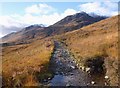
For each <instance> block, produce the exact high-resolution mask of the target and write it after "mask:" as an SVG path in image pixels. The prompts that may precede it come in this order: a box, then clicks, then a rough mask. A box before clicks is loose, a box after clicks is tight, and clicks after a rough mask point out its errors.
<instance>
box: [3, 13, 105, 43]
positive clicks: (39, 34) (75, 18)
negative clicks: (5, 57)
mask: <svg viewBox="0 0 120 88" xmlns="http://www.w3.org/2000/svg"><path fill="white" fill-rule="evenodd" d="M103 19H106V17H103V16H100V17H92V16H89V15H88V14H87V13H85V12H81V13H76V14H74V15H69V16H67V17H65V18H63V19H62V20H60V21H58V22H56V23H55V24H53V25H50V26H48V27H44V26H42V27H41V26H39V25H37V26H35V27H34V26H33V25H31V26H28V27H26V28H24V29H22V30H21V31H19V32H16V33H13V34H11V35H7V36H4V37H3V38H2V41H3V43H7V42H18V43H20V42H23V41H25V42H26V41H27V40H30V39H35V38H39V39H42V38H45V37H49V36H54V35H58V34H62V33H66V32H69V31H73V30H77V29H79V28H81V27H83V26H87V25H89V24H92V23H95V22H98V21H100V20H103Z"/></svg>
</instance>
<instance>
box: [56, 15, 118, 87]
mask: <svg viewBox="0 0 120 88" xmlns="http://www.w3.org/2000/svg"><path fill="white" fill-rule="evenodd" d="M58 39H59V40H60V41H61V42H63V43H64V44H65V45H66V47H67V48H68V49H69V50H70V51H71V53H72V54H73V55H74V56H75V58H76V61H77V63H78V64H79V65H80V66H81V65H82V66H85V65H86V64H85V63H87V61H88V60H90V59H91V60H93V59H94V58H95V59H96V58H98V57H101V59H102V58H104V65H105V68H106V74H105V75H107V76H108V77H109V79H110V85H112V86H115V85H118V16H115V17H111V18H108V19H105V20H103V21H100V22H97V23H94V24H91V25H88V26H86V27H83V28H81V29H79V30H75V31H72V32H68V33H66V34H63V35H61V36H58ZM73 41H74V42H73Z"/></svg>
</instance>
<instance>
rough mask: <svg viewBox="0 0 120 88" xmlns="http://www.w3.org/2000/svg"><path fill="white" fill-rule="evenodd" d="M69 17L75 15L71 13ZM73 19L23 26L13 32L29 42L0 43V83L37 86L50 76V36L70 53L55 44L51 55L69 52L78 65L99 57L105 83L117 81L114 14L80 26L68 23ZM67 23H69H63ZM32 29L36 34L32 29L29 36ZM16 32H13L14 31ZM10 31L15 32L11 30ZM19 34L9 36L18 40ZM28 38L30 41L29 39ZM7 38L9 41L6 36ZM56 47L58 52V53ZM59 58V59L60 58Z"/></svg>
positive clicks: (116, 46) (116, 82)
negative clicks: (102, 66) (107, 80)
mask: <svg viewBox="0 0 120 88" xmlns="http://www.w3.org/2000/svg"><path fill="white" fill-rule="evenodd" d="M85 18H86V17H85ZM65 19H67V18H65ZM73 19H75V18H74V17H73ZM73 19H71V20H70V21H68V23H67V22H66V20H64V21H63V20H61V21H59V22H58V23H56V24H54V25H51V26H50V27H38V28H35V29H34V27H28V28H27V29H24V30H22V31H20V32H17V33H18V34H20V36H21V35H24V36H25V37H21V38H22V39H24V40H25V42H26V41H27V42H28V41H30V42H29V43H25V44H19V45H13V46H6V47H2V55H1V56H2V57H3V58H2V60H3V61H2V62H3V63H2V64H3V69H4V70H3V71H2V75H3V85H5V86H20V87H21V86H39V85H41V83H42V82H43V81H46V79H49V78H51V76H52V75H53V74H52V73H51V72H50V71H49V64H50V59H51V57H53V52H54V47H55V46H54V42H53V41H54V40H56V41H59V42H60V43H62V44H63V45H65V47H66V48H67V49H68V50H69V51H70V53H68V51H67V52H66V54H64V52H65V51H66V49H64V47H59V46H58V49H56V53H55V54H54V55H56V56H54V57H57V58H56V59H60V58H62V57H63V56H60V55H64V57H66V56H68V55H72V56H73V57H74V62H76V63H77V65H78V66H82V67H87V66H88V65H87V62H89V61H91V63H93V61H94V60H95V63H96V61H97V59H98V58H100V61H103V64H102V65H104V68H105V69H106V70H105V74H104V76H106V75H107V76H108V77H109V85H111V86H116V85H118V16H115V17H111V18H107V19H105V20H101V21H99V22H95V23H94V24H91V25H88V26H84V27H82V28H81V27H80V28H79V27H78V28H77V27H76V26H74V25H72V24H73V23H74V21H73ZM72 22H73V23H72ZM70 23H71V24H70ZM64 24H65V25H64ZM68 24H70V25H72V26H73V27H72V26H67V27H65V26H66V25H68ZM74 24H76V25H80V23H76V22H75V23H74ZM55 25H56V26H55ZM59 25H61V26H60V27H62V28H60V29H59ZM74 27H76V29H74ZM50 28H51V29H50ZM54 28H55V29H54ZM57 28H58V29H57ZM66 28H68V29H69V28H71V30H73V31H69V30H68V31H69V32H68V31H66V30H67V29H66ZM72 28H73V29H72ZM33 31H36V32H37V33H38V34H37V35H38V36H37V35H36V32H35V35H34V36H33V34H34V32H33ZM17 33H15V35H16V34H17ZM21 33H22V34H21ZM24 33H25V34H24ZM39 33H40V34H39ZM56 34H59V35H56ZM11 35H12V36H15V35H14V34H11ZM8 36H9V35H8ZM17 36H18V35H16V37H17ZM36 36H37V37H36ZM41 36H42V37H41ZM43 36H44V37H43ZM16 37H15V38H16ZM18 37H19V36H18ZM11 38H12V37H11ZM21 38H16V39H15V40H14V39H13V40H14V41H18V39H20V40H19V41H20V42H21ZM36 38H37V39H36ZM31 39H33V40H34V41H31ZM7 41H9V39H8V40H7ZM59 48H60V49H59ZM62 48H63V49H62ZM60 51H61V54H60V55H59V52H60ZM68 57H69V56H68ZM54 59H55V58H54ZM62 59H63V58H62ZM67 59H68V60H66V61H67V62H68V63H71V62H70V61H69V58H67ZM62 61H63V60H61V62H62ZM56 63H57V61H56ZM58 64H59V63H58ZM93 64H94V63H93ZM97 64H98V65H99V64H100V63H99V61H97ZM73 77H74V76H73ZM99 77H100V76H96V79H94V81H96V80H97V81H98V80H100V79H99ZM97 81H96V82H97Z"/></svg>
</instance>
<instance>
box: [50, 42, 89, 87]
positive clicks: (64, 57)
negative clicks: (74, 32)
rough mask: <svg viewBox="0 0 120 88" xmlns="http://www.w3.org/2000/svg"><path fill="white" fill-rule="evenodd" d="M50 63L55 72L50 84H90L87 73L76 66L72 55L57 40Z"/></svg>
mask: <svg viewBox="0 0 120 88" xmlns="http://www.w3.org/2000/svg"><path fill="white" fill-rule="evenodd" d="M50 63H51V65H50V66H51V70H52V71H53V72H54V74H55V75H54V77H53V78H52V79H51V81H50V84H49V85H50V86H88V85H90V79H88V78H89V77H88V74H87V73H86V72H84V71H82V70H80V69H78V68H77V66H76V64H75V61H74V57H73V56H72V55H70V53H69V51H68V50H67V49H65V48H64V47H63V46H62V44H61V43H59V42H55V50H54V53H53V56H52V58H51V61H50Z"/></svg>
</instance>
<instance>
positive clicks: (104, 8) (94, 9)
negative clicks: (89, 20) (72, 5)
mask: <svg viewBox="0 0 120 88" xmlns="http://www.w3.org/2000/svg"><path fill="white" fill-rule="evenodd" d="M79 8H80V10H82V11H85V12H87V13H96V14H98V15H105V16H113V15H117V14H118V11H117V8H118V6H117V3H113V2H110V1H109V0H108V1H106V2H91V3H85V4H81V5H79Z"/></svg>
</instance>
